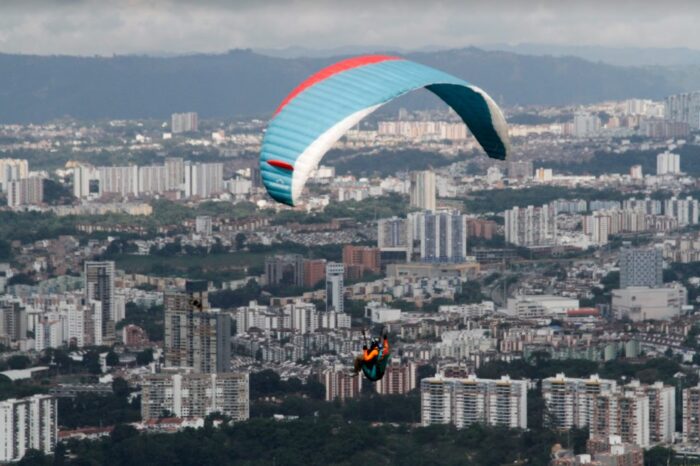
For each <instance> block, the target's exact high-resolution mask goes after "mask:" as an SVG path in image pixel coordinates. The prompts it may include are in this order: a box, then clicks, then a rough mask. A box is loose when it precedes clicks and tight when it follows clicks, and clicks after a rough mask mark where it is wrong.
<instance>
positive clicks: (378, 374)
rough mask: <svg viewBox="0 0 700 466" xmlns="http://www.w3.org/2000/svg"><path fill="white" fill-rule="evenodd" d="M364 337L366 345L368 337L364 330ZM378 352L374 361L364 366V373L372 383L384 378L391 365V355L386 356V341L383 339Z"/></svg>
mask: <svg viewBox="0 0 700 466" xmlns="http://www.w3.org/2000/svg"><path fill="white" fill-rule="evenodd" d="M362 337H363V338H364V339H365V345H366V344H367V336H366V335H365V331H364V330H362ZM377 350H378V352H379V353H378V354H377V357H376V358H375V360H374V361H371V362H363V364H362V373H363V374H365V377H367V378H368V379H369V380H371V381H372V382H376V381H377V380H379V379H381V378H382V377H384V372H385V371H386V366H387V364H388V363H389V359H390V358H391V353H387V354H386V355H385V354H384V341H383V339H382V338H379V342H378V343H377Z"/></svg>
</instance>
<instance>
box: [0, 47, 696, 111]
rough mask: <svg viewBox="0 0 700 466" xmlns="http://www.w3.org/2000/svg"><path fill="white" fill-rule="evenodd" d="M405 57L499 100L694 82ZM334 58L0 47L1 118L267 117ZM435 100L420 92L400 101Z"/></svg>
mask: <svg viewBox="0 0 700 466" xmlns="http://www.w3.org/2000/svg"><path fill="white" fill-rule="evenodd" d="M406 57H407V58H409V59H413V60H416V61H418V62H421V63H425V64H427V65H433V66H436V67H439V68H441V69H444V70H446V71H448V72H451V73H453V74H455V75H457V76H459V77H462V78H464V79H466V80H468V81H470V82H472V83H474V84H476V85H479V86H481V87H483V88H484V89H487V90H488V92H489V93H490V94H491V95H492V96H493V97H494V98H495V99H497V100H498V101H499V102H501V103H503V104H505V105H513V104H578V103H588V102H596V101H601V100H605V99H622V98H628V97H647V98H662V97H664V96H665V95H668V94H670V93H673V92H677V91H680V90H684V89H683V87H684V84H681V83H682V82H685V83H687V82H692V80H688V72H689V71H688V70H687V69H676V70H671V69H661V68H629V67H617V66H613V65H608V64H603V63H593V62H589V61H585V60H582V59H579V58H574V57H548V56H529V55H518V54H514V53H509V52H499V51H483V50H479V49H476V48H465V49H456V50H448V51H439V52H421V53H411V54H408V55H406ZM340 58H342V57H333V58H294V59H284V58H277V57H271V56H266V55H261V54H257V53H254V52H252V51H250V50H233V51H230V52H229V53H226V54H219V55H204V54H199V55H188V56H179V57H148V56H114V57H71V56H32V55H8V54H0V123H8V122H30V121H31V122H42V121H46V120H50V119H53V118H59V117H63V116H72V117H76V118H79V119H95V118H147V117H157V118H165V117H167V116H168V115H169V114H170V113H173V112H179V111H196V112H199V113H200V115H201V116H202V117H205V118H206V117H224V118H230V117H238V116H256V115H257V116H263V117H265V116H268V115H269V114H270V113H271V112H272V111H273V110H274V108H275V107H276V105H277V104H278V103H279V102H280V101H281V99H282V98H283V97H284V96H285V95H286V94H287V93H288V92H289V91H290V90H291V89H292V88H294V86H296V84H298V83H299V82H300V81H301V80H303V79H304V78H305V77H306V76H308V75H309V74H311V73H313V72H314V71H317V70H319V69H320V68H322V67H324V66H326V65H328V64H330V63H333V62H335V61H337V60H338V59H340ZM693 72H697V70H695V71H693ZM437 102H438V101H437V99H435V98H434V97H432V96H430V95H428V93H418V94H414V95H412V96H410V97H407V98H406V100H404V101H403V102H401V105H404V106H407V107H413V108H416V107H425V106H434V105H436V104H437Z"/></svg>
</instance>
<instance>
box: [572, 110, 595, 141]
mask: <svg viewBox="0 0 700 466" xmlns="http://www.w3.org/2000/svg"><path fill="white" fill-rule="evenodd" d="M600 128H601V122H600V117H598V115H594V114H591V113H588V112H576V113H575V114H574V136H575V137H577V138H587V137H591V136H595V135H596V134H598V131H600Z"/></svg>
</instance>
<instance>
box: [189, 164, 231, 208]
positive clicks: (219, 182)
mask: <svg viewBox="0 0 700 466" xmlns="http://www.w3.org/2000/svg"><path fill="white" fill-rule="evenodd" d="M184 170H185V182H184V186H185V197H197V198H199V199H206V198H209V197H211V196H212V195H214V194H220V193H222V192H223V191H224V164H222V163H191V162H186V163H185V166H184Z"/></svg>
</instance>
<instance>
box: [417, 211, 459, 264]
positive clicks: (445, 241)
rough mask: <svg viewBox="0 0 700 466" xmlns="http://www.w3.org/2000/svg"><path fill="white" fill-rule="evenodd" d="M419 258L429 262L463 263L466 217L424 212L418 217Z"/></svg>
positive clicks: (447, 212)
mask: <svg viewBox="0 0 700 466" xmlns="http://www.w3.org/2000/svg"><path fill="white" fill-rule="evenodd" d="M419 219H420V220H419V221H420V222H421V223H420V256H421V260H424V261H430V262H463V261H464V260H465V258H466V257H467V216H466V215H462V214H460V213H459V212H449V211H440V212H430V211H428V212H424V213H423V214H422V215H421V216H420V217H419Z"/></svg>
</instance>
